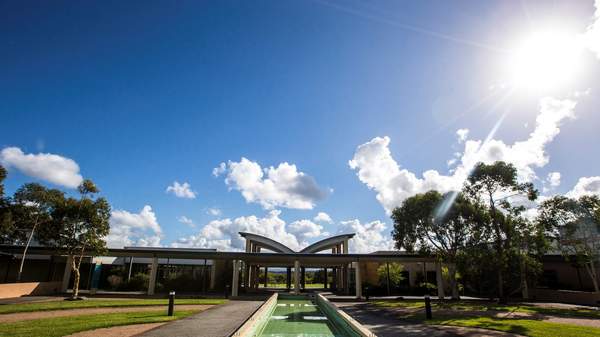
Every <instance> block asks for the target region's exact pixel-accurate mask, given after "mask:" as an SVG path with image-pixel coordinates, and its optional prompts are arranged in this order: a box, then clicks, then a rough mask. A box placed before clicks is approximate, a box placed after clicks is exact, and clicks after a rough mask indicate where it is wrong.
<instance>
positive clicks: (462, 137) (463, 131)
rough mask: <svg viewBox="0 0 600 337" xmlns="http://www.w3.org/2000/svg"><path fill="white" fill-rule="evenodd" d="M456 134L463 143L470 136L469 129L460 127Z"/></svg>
mask: <svg viewBox="0 0 600 337" xmlns="http://www.w3.org/2000/svg"><path fill="white" fill-rule="evenodd" d="M456 135H457V136H458V142H459V143H463V142H464V141H465V140H467V137H469V129H458V130H456Z"/></svg>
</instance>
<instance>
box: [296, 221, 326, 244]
mask: <svg viewBox="0 0 600 337" xmlns="http://www.w3.org/2000/svg"><path fill="white" fill-rule="evenodd" d="M288 231H289V232H290V234H292V235H294V236H295V237H296V241H298V242H299V243H300V245H302V246H307V245H308V240H312V239H315V238H318V237H320V236H323V235H324V232H323V226H321V225H319V224H316V223H314V222H312V221H310V220H306V219H304V220H297V221H294V222H292V223H291V224H290V225H289V226H288Z"/></svg>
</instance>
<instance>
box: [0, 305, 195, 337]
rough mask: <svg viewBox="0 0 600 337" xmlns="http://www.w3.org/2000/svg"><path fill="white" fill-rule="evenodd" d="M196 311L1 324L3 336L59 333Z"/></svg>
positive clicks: (153, 320)
mask: <svg viewBox="0 0 600 337" xmlns="http://www.w3.org/2000/svg"><path fill="white" fill-rule="evenodd" d="M195 312H197V311H192V310H187V311H176V312H175V315H174V316H171V317H169V316H166V315H165V314H164V312H127V313H115V314H103V315H81V316H72V317H57V318H44V319H37V320H32V321H22V322H14V323H6V324H2V325H0V336H2V337H32V336H36V337H59V336H66V335H70V334H73V333H76V332H80V331H86V330H93V329H100V328H108V327H112V326H119V325H130V324H141V323H158V322H168V321H172V320H175V319H179V318H183V317H187V316H189V315H191V314H193V313H195Z"/></svg>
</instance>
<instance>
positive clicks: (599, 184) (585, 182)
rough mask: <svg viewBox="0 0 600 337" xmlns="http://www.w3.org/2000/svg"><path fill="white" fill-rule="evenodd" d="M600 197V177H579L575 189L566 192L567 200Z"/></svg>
mask: <svg viewBox="0 0 600 337" xmlns="http://www.w3.org/2000/svg"><path fill="white" fill-rule="evenodd" d="M594 194H595V195H597V196H600V176H596V177H581V178H579V181H577V184H575V187H573V189H572V190H570V191H569V192H567V194H566V196H567V197H569V198H579V197H581V196H584V195H594Z"/></svg>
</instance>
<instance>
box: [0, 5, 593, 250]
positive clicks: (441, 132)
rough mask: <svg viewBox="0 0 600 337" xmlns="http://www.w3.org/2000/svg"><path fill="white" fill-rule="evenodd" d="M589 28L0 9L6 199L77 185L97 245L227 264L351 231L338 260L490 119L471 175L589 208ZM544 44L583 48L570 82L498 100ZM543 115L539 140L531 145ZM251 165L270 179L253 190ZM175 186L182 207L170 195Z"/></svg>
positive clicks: (282, 11) (243, 8)
mask: <svg viewBox="0 0 600 337" xmlns="http://www.w3.org/2000/svg"><path fill="white" fill-rule="evenodd" d="M594 10H595V7H594V3H593V1H591V0H590V1H484V2H483V1H461V2H459V1H456V2H450V1H420V2H401V1H253V2H249V1H178V2H170V1H152V2H142V1H128V2H123V1H97V2H74V1H65V2H52V3H50V2H34V1H8V2H0V41H2V47H0V74H1V75H0V113H1V116H2V118H1V122H0V150H2V151H3V152H2V155H1V156H0V161H1V162H2V164H3V165H4V166H7V167H8V169H9V178H8V179H7V181H6V185H7V190H8V192H9V193H10V192H12V191H14V190H15V189H16V188H18V186H20V185H21V184H22V183H24V182H28V181H39V182H42V183H44V184H47V185H48V186H52V187H59V188H63V189H65V190H67V191H72V189H71V188H70V187H72V185H73V184H74V183H76V182H77V177H78V176H82V177H85V178H90V179H92V180H93V181H95V182H96V183H97V184H98V186H99V187H100V188H101V190H102V193H101V194H102V195H103V196H105V197H107V198H108V200H109V201H110V203H111V205H112V208H113V210H114V211H116V212H117V213H115V214H113V215H114V216H113V220H111V225H112V226H113V232H114V233H113V234H114V235H113V239H114V238H120V239H121V240H120V241H119V240H117V241H119V242H115V244H161V245H172V244H176V245H179V246H184V245H195V246H217V247H219V248H221V249H226V248H227V249H229V248H233V249H235V248H239V247H237V246H236V240H237V239H236V238H234V237H232V236H235V235H233V234H232V233H235V231H237V230H239V229H244V230H257V231H262V232H261V233H262V234H265V235H270V236H272V237H274V238H276V239H280V240H281V241H282V242H285V243H287V244H289V245H291V246H301V245H302V244H303V243H305V242H312V241H315V240H317V239H318V238H320V237H323V236H325V235H327V233H336V232H339V231H359V232H360V233H361V236H360V240H356V241H357V242H356V246H355V247H353V248H354V249H355V250H357V251H361V250H363V251H368V250H373V249H378V248H381V249H387V248H390V241H389V232H390V230H391V221H390V220H389V217H388V215H387V213H386V210H387V211H389V209H390V207H393V206H394V205H398V204H400V203H401V201H402V200H403V198H405V197H406V196H408V195H410V194H414V193H417V192H420V191H422V190H424V189H427V187H428V186H434V187H436V188H438V189H442V190H443V189H452V187H453V186H454V185H456V184H457V183H458V182H460V179H461V177H462V176H461V173H460V172H461V170H463V169H465V170H467V169H468V166H469V165H468V161H469V160H472V158H473V156H475V154H473V153H471V155H472V156H471V157H469V153H468V152H469V151H468V150H467V146H468V145H469V144H471V145H473V146H474V145H476V142H477V141H478V140H484V139H485V138H486V136H487V135H488V134H489V132H490V130H492V129H493V127H494V125H495V124H496V123H497V122H498V120H499V119H500V118H501V116H502V115H503V114H505V118H504V119H503V122H502V124H501V125H499V128H498V130H497V132H496V133H495V134H494V135H493V137H491V140H492V141H493V142H491V143H486V144H487V145H486V144H484V145H481V144H480V148H479V150H480V151H479V152H485V154H481V153H479V154H477V156H478V157H477V158H480V159H481V160H484V161H485V160H492V159H494V158H495V159H504V160H508V161H511V162H514V164H515V165H516V166H518V167H519V168H520V176H521V178H522V179H526V180H531V181H533V182H534V183H535V184H536V186H538V188H540V189H544V190H545V192H544V194H545V195H551V194H554V193H571V194H570V195H579V194H580V193H584V192H585V193H587V192H589V193H600V182H598V181H600V178H598V176H600V172H599V170H598V167H599V164H600V157H599V156H598V150H597V144H598V142H599V141H600V133H598V130H599V129H600V128H599V127H600V118H599V117H598V116H599V115H598V110H597V109H598V108H597V107H598V106H600V100H599V99H598V94H597V93H598V91H600V81H599V80H598V79H600V67H599V64H600V63H599V61H600V47H598V44H600V24H597V25H596V26H591V25H593V24H594V22H595V21H594V20H597V17H595V16H594ZM558 26H560V28H561V29H563V30H564V31H566V32H567V33H568V34H571V35H573V36H586V37H587V39H586V43H585V48H583V51H582V53H581V55H579V56H578V57H579V58H578V62H579V63H580V64H581V66H580V69H579V70H578V72H577V73H576V76H573V78H569V81H562V82H561V83H560V85H557V86H552V87H550V88H533V89H532V88H528V89H527V90H524V89H522V88H517V89H515V90H512V89H511V88H512V84H511V83H508V84H507V74H506V71H505V68H504V65H505V64H506V59H507V58H509V56H507V55H509V54H510V53H511V52H512V50H513V47H514V45H515V41H517V40H518V39H519V38H520V37H521V36H527V34H529V33H530V32H532V31H537V30H544V29H548V27H553V28H554V27H558ZM594 27H596V28H595V30H594ZM586 34H587V35H586ZM596 38H597V39H596ZM595 48H597V49H595ZM509 92H510V94H509ZM501 97H505V99H504V100H502V101H501V99H500V98H501ZM544 97H545V98H548V99H550V98H552V99H554V100H555V101H550V100H546V101H542V99H543V98H544ZM543 102H545V103H543ZM544 104H545V105H544ZM543 106H545V107H546V108H547V110H548V111H549V112H548V111H547V112H546V114H543V113H542V116H546V117H543V118H542V119H544V118H545V119H544V120H545V121H550V124H551V125H545V124H544V125H541V126H540V128H538V129H536V125H537V124H536V116H538V115H540V113H541V112H540V111H541V109H543ZM557 114H558V115H557ZM550 115H552V116H555V117H556V116H559V117H557V118H555V119H552V118H549V117H548V116H550ZM459 129H464V130H468V133H467V132H466V131H464V132H463V133H462V134H463V135H464V138H463V139H459V137H458V136H457V130H459ZM554 129H559V132H560V133H557V132H556V130H554ZM535 130H538V131H539V133H538V136H536V137H538V138H535V139H533V140H531V141H530V142H529V143H526V145H524V146H517V147H516V148H513V147H512V146H513V145H514V143H515V142H516V141H526V140H527V139H530V138H532V137H531V136H530V134H531V133H532V132H535ZM377 137H378V138H377ZM385 137H387V138H385ZM540 139H543V141H540ZM469 141H471V142H472V143H469ZM540 144H541V145H540ZM361 145H365V146H364V147H362V149H363V151H362V152H361V151H359V147H360V146H361ZM486 146H487V147H486ZM17 149H18V150H19V151H20V152H19V151H17ZM524 149H525V150H524ZM387 150H389V153H387V152H386V151H387ZM456 152H458V153H459V155H458V157H457V163H454V164H453V165H451V166H448V160H451V159H452V158H454V156H455V153H456ZM475 152H477V151H475ZM524 153H525V154H526V155H524ZM49 154H50V155H49ZM465 154H467V156H466V157H464V155H465ZM540 154H541V156H542V157H543V158H533V157H535V156H536V155H540ZM57 156H60V157H57ZM242 158H246V159H247V161H243V160H242ZM461 158H462V159H464V160H462V164H461ZM69 159H70V160H72V161H73V162H74V163H76V166H77V167H78V169H76V168H77V167H76V168H73V166H72V165H71V164H73V163H71V162H69ZM351 160H354V162H353V163H349V161H351ZM228 162H230V164H227V163H228ZM52 163H54V164H55V165H54V164H52ZM69 163H71V164H69ZM220 163H225V169H224V171H223V172H221V174H220V175H218V176H215V175H213V169H214V168H216V167H219V165H220ZM282 163H288V164H289V165H295V168H294V169H292V168H291V167H287V166H286V167H282V166H280V164H282ZM350 164H352V165H350ZM257 165H259V172H260V170H261V169H268V168H269V167H273V168H274V169H273V171H274V172H273V176H272V177H271V178H272V179H270V180H269V181H266V179H269V176H267V175H266V173H265V176H263V177H262V178H256V177H255V176H252V172H254V171H252V172H249V171H248V170H249V169H251V168H256V167H257ZM394 165H396V167H394ZM398 167H399V168H398ZM236 168H237V170H236ZM279 169H281V170H279ZM284 169H286V170H284ZM402 169H406V170H407V171H406V172H403V171H401V170H402ZM427 170H436V171H437V172H438V173H439V174H440V175H442V176H444V177H447V179H445V178H436V177H433V178H423V177H422V173H423V172H425V171H427ZM284 171H285V172H284ZM65 172H66V173H65ZM300 172H302V173H300ZM457 172H458V173H457ZM412 173H414V175H415V177H412V176H411V175H410V174H412ZM550 173H553V175H552V176H553V177H554V179H553V182H550V180H552V179H548V175H549V174H550ZM555 173H560V179H559V180H560V184H558V183H557V181H556V177H557V176H556V174H555ZM361 174H362V176H361ZM65 175H66V178H64V179H62V178H60V177H65ZM277 177H278V178H277ZM582 178H583V179H587V180H581V179H582ZM61 179H62V180H61ZM73 179H74V180H73ZM273 179H280V180H277V181H274V180H273ZM415 179H416V180H415ZM175 181H177V182H179V183H181V184H183V183H188V184H189V185H190V186H191V187H190V189H191V191H193V192H194V196H195V197H194V198H185V197H183V198H182V197H177V195H175V194H174V193H170V192H169V193H168V192H167V187H168V186H171V185H172V184H173V183H174V182H175ZM57 182H58V183H57ZM578 183H580V184H579V185H578ZM407 184H408V185H410V184H417V185H418V186H417V187H414V186H416V185H414V186H413V187H407V186H408V185H407ZM576 187H577V188H578V189H577V191H575V190H576ZM596 188H597V190H596ZM184 194H185V193H184ZM187 196H191V194H189V193H188V194H187ZM377 196H379V198H378V197H377ZM145 206H150V208H151V210H150V209H149V208H146V210H145V211H144V210H143V209H144V207H145ZM210 209H215V210H216V209H218V210H219V211H220V214H216V213H214V212H213V213H214V214H211V212H210ZM319 212H325V213H327V214H328V215H329V216H330V218H331V219H332V220H331V221H324V220H323V219H319V220H315V219H314V217H315V216H316V215H317V214H318V213H319ZM183 216H185V217H186V218H187V219H190V220H192V221H193V223H194V226H191V225H186V224H184V223H182V222H181V221H180V220H182V217H183ZM252 216H255V217H256V219H255V218H252ZM301 220H304V222H302V221H301ZM207 224H209V225H210V226H209V227H208V229H207V228H206V227H205V225H207ZM292 224H293V225H292ZM384 227H385V228H384ZM123 238H126V239H127V240H123ZM150 238H152V239H150ZM294 240H295V241H294ZM361 240H362V241H361Z"/></svg>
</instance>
